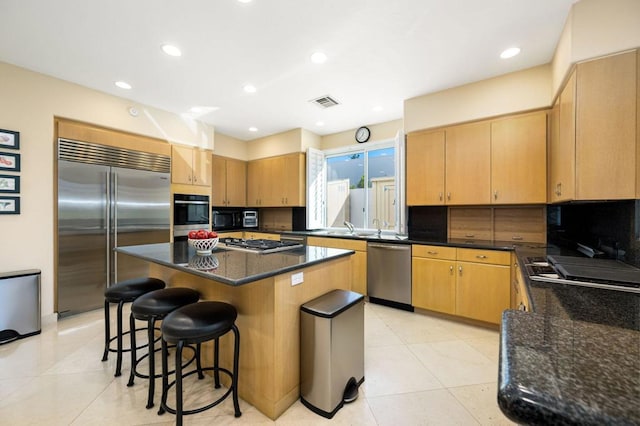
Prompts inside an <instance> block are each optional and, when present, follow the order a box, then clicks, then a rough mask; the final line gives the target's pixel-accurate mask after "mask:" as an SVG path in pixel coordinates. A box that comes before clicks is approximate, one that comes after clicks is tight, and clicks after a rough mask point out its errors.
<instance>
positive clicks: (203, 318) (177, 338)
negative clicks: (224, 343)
mask: <svg viewBox="0 0 640 426" xmlns="http://www.w3.org/2000/svg"><path fill="white" fill-rule="evenodd" d="M237 317H238V313H237V311H236V309H235V308H234V307H233V306H232V305H230V304H228V303H224V302H216V301H205V302H198V303H193V304H191V305H187V306H183V307H181V308H178V309H176V310H175V311H173V312H171V313H170V314H169V315H167V316H166V317H165V319H164V321H163V322H162V401H161V406H160V411H159V412H158V414H162V413H164V411H168V412H170V413H172V414H176V424H177V425H181V424H182V416H183V415H188V414H195V413H200V412H202V411H205V410H208V409H210V408H212V407H214V406H216V405H218V404H220V403H221V402H222V401H223V400H224V399H225V398H226V397H227V396H229V395H230V394H232V395H233V406H234V410H235V417H240V416H241V415H242V413H241V412H240V406H239V404H238V360H239V357H240V333H239V331H238V328H237V327H236V325H235V320H236V318H237ZM229 331H233V333H234V337H235V339H234V352H233V372H231V371H229V370H227V369H225V368H221V367H220V366H219V362H218V360H219V352H220V350H219V349H220V348H219V338H220V337H221V336H223V335H224V334H226V333H228V332H229ZM209 340H214V352H213V363H214V364H213V367H207V368H197V369H195V370H192V371H190V372H188V373H185V374H183V373H182V366H181V359H182V349H183V347H184V346H185V345H189V344H200V343H203V342H206V341H209ZM168 344H175V345H176V353H175V356H176V358H175V381H174V382H172V383H169V379H168V373H167V370H168V350H167V348H168ZM207 370H209V371H213V372H214V380H215V387H216V388H220V372H222V373H224V374H226V375H227V376H229V378H230V379H231V386H230V387H229V389H228V390H227V392H225V393H224V394H223V395H222V396H221V397H220V398H218V399H217V400H215V401H214V402H212V403H211V404H208V405H206V406H204V407H200V408H196V409H192V410H183V407H182V405H183V404H182V399H183V396H182V379H183V378H184V377H187V376H189V375H191V374H195V373H198V374H201V372H202V371H207ZM174 384H175V386H176V408H175V409H173V408H171V407H168V406H167V393H168V391H169V388H170V387H171V386H173V385H174Z"/></svg>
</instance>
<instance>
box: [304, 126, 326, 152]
mask: <svg viewBox="0 0 640 426" xmlns="http://www.w3.org/2000/svg"><path fill="white" fill-rule="evenodd" d="M321 143H322V138H321V137H320V135H316V134H315V133H313V132H311V131H309V130H307V129H302V144H301V147H300V150H301V151H304V152H306V151H307V148H315V149H320V146H321Z"/></svg>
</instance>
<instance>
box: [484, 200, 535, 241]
mask: <svg viewBox="0 0 640 426" xmlns="http://www.w3.org/2000/svg"><path fill="white" fill-rule="evenodd" d="M494 235H495V239H496V240H497V241H528V242H534V243H545V242H546V241H547V221H546V209H545V207H544V206H539V207H519V208H498V209H496V210H495V212H494Z"/></svg>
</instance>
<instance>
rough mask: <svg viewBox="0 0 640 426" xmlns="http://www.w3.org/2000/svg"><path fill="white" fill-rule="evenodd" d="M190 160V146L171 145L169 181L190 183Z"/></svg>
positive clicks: (191, 153) (191, 151)
mask: <svg viewBox="0 0 640 426" xmlns="http://www.w3.org/2000/svg"><path fill="white" fill-rule="evenodd" d="M192 162H193V150H192V149H191V148H189V147H185V146H178V145H173V146H171V183H182V184H192V183H193V182H192V170H191V169H192Z"/></svg>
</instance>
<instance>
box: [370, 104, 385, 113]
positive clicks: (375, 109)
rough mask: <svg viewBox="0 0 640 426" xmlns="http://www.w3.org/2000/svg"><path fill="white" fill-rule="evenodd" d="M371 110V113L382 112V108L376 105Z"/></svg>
mask: <svg viewBox="0 0 640 426" xmlns="http://www.w3.org/2000/svg"><path fill="white" fill-rule="evenodd" d="M372 109H373V111H374V112H380V111H382V110H383V109H384V108H382V107H381V106H380V105H376V106H374V107H373V108H372Z"/></svg>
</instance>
